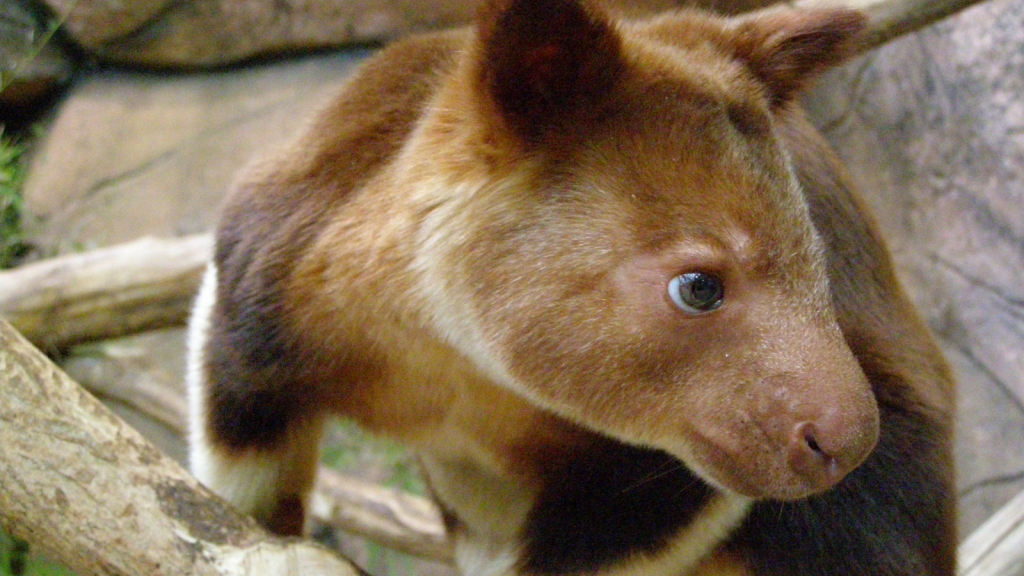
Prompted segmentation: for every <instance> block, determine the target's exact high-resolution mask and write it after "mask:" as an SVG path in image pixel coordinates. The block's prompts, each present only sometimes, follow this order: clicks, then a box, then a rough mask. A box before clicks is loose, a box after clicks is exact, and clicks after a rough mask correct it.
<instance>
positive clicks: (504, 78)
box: [478, 0, 623, 139]
mask: <svg viewBox="0 0 1024 576" xmlns="http://www.w3.org/2000/svg"><path fill="white" fill-rule="evenodd" d="M478 30H479V38H480V43H481V44H480V46H481V48H482V57H483V62H482V66H481V77H480V80H481V81H482V82H483V88H484V91H485V92H486V93H487V94H488V95H489V96H490V98H491V99H492V100H493V102H494V104H495V105H496V106H497V109H498V110H499V112H500V113H501V114H502V115H503V116H505V118H506V120H507V121H508V122H509V124H510V125H511V126H512V127H513V128H514V129H515V130H516V131H517V132H519V133H520V135H521V136H523V137H526V138H528V139H535V138H537V137H538V136H539V135H540V134H542V133H543V131H544V129H545V128H546V127H547V126H550V125H551V124H552V123H553V122H554V121H556V120H557V119H559V118H564V117H566V116H567V115H570V114H574V113H577V112H580V111H582V110H584V109H586V108H587V107H589V106H594V105H595V104H596V103H597V102H598V101H600V99H601V98H602V97H603V96H604V95H605V94H607V93H608V91H609V90H610V89H611V87H612V86H613V85H614V84H615V81H616V80H617V79H618V77H619V76H620V74H621V71H622V68H623V61H622V58H621V53H620V50H621V43H620V39H619V36H618V34H617V33H616V32H615V31H614V29H613V28H612V26H611V24H610V23H609V21H608V19H607V17H605V16H604V15H603V14H601V13H600V12H598V11H597V10H596V9H593V8H591V7H588V6H584V5H583V4H581V3H580V2H578V1H576V0H496V1H493V2H490V3H489V4H487V5H486V6H484V8H483V9H482V10H481V14H480V18H479V23H478Z"/></svg>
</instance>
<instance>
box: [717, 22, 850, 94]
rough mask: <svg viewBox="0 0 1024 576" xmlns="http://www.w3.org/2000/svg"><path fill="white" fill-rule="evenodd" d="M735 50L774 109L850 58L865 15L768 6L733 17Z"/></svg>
mask: <svg viewBox="0 0 1024 576" xmlns="http://www.w3.org/2000/svg"><path fill="white" fill-rule="evenodd" d="M733 23H734V26H735V27H734V28H733V29H732V30H731V32H732V34H731V35H730V40H729V41H730V42H732V43H733V44H734V45H733V50H734V53H735V54H736V55H737V56H738V57H739V59H740V60H742V61H744V62H745V63H746V64H747V66H749V67H750V70H751V71H752V72H753V73H754V75H755V76H757V78H758V79H759V80H761V82H763V83H764V85H765V87H766V88H767V89H768V96H769V100H770V102H771V104H772V107H773V108H779V107H781V106H783V105H785V104H787V103H789V102H790V101H791V100H793V99H794V98H795V97H796V95H797V94H799V93H800V91H801V90H803V89H804V88H805V87H806V86H807V85H808V84H809V83H810V82H811V81H812V80H813V79H814V78H815V77H816V76H817V75H818V74H819V73H821V72H823V71H824V70H825V69H827V68H829V67H831V66H834V65H836V64H839V63H840V62H842V61H843V60H845V59H846V58H848V57H850V56H851V55H852V54H853V52H854V50H855V49H856V47H857V43H858V42H859V40H860V34H861V32H862V31H863V30H864V27H865V25H866V24H867V18H866V17H865V15H864V14H863V13H861V12H858V11H856V10H850V9H844V8H835V9H818V10H793V9H788V8H778V9H768V10H765V11H761V12H757V13H754V14H751V15H749V16H744V17H739V18H737V19H735V20H733Z"/></svg>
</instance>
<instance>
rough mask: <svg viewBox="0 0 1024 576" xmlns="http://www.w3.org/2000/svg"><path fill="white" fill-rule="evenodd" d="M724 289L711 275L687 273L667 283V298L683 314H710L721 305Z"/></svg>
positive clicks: (716, 278)
mask: <svg viewBox="0 0 1024 576" xmlns="http://www.w3.org/2000/svg"><path fill="white" fill-rule="evenodd" d="M724 295H725V287H724V286H723V284H722V281H721V280H720V279H719V278H718V277H717V276H714V275H712V274H705V273H703V272H689V273H686V274H680V275H679V276H676V277H675V278H673V279H672V281H671V282H670V283H669V296H670V297H671V298H672V301H673V302H674V303H675V305H676V306H678V307H679V308H680V309H681V310H683V311H684V312H687V313H689V314H700V313H702V312H710V311H712V310H715V309H716V308H718V307H719V306H721V305H722V298H723V296H724Z"/></svg>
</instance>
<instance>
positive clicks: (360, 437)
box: [321, 421, 426, 496]
mask: <svg viewBox="0 0 1024 576" xmlns="http://www.w3.org/2000/svg"><path fill="white" fill-rule="evenodd" d="M321 461H322V462H323V463H324V465H326V466H328V467H330V468H333V469H335V470H338V471H339V472H347V473H350V474H354V475H357V476H363V477H367V476H369V477H370V478H369V479H371V480H373V481H375V482H379V483H381V484H383V485H385V486H389V487H391V488H398V489H400V490H404V491H406V492H410V493H412V494H418V495H421V496H422V495H424V494H426V485H425V484H424V483H423V479H422V478H421V477H420V474H419V471H418V470H417V467H416V458H415V457H414V456H413V455H412V453H410V452H409V451H408V450H406V449H405V448H404V447H402V446H401V445H400V444H398V443H396V442H392V441H390V440H387V439H384V438H379V437H377V436H373V435H372V434H369V433H367V432H365V431H363V430H362V429H361V428H359V427H358V426H357V425H355V424H354V423H351V422H344V421H343V422H338V423H337V424H335V425H332V426H331V428H330V429H329V431H328V440H327V442H325V443H324V449H323V452H322V456H321Z"/></svg>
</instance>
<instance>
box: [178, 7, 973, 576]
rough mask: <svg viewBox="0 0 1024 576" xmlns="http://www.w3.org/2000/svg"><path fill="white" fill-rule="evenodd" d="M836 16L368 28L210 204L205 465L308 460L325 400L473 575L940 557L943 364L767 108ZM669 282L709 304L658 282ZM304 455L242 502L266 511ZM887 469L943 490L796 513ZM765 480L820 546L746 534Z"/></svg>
mask: <svg viewBox="0 0 1024 576" xmlns="http://www.w3.org/2000/svg"><path fill="white" fill-rule="evenodd" d="M862 24H863V18H862V16H860V15H859V14H857V13H855V12H851V11H847V10H824V11H809V12H794V11H789V10H770V11H766V12H764V13H760V14H758V15H755V16H747V17H742V18H737V19H722V18H718V17H713V16H710V15H707V14H703V13H697V12H680V13H677V14H671V15H666V16H663V17H659V18H656V19H653V20H650V21H642V22H624V21H612V20H610V19H609V18H608V17H607V16H605V15H604V14H602V13H601V11H600V10H599V9H597V8H593V7H588V6H584V5H580V4H577V3H576V2H575V1H573V0H502V1H496V2H493V3H491V4H489V5H488V7H487V8H486V9H484V10H483V11H482V13H481V16H480V22H479V23H478V26H477V29H476V30H475V31H456V32H451V33H445V34H439V35H433V36H426V37H420V38H417V39H412V40H408V41H405V42H402V43H399V44H396V45H395V46H393V47H391V48H389V49H387V50H385V51H384V52H383V53H382V54H381V55H379V56H378V57H376V58H374V59H373V60H371V61H370V62H369V63H368V64H367V65H366V66H364V67H363V68H362V70H361V71H360V72H359V73H358V74H356V75H355V77H354V78H353V79H352V81H351V83H350V84H349V86H348V88H347V89H346V90H345V92H344V94H343V95H342V96H341V97H340V98H339V99H338V100H337V101H336V102H335V103H334V104H333V105H332V106H331V107H330V108H328V109H327V110H326V111H324V112H323V113H322V114H321V115H320V116H319V117H317V118H316V119H315V120H314V123H313V125H312V126H311V128H310V130H309V131H308V132H307V134H306V135H305V136H304V137H303V138H302V139H301V140H299V141H298V142H297V143H296V144H295V145H293V146H292V147H291V148H290V149H288V150H286V151H285V152H283V153H282V154H281V155H280V156H279V158H278V159H277V160H274V161H272V162H271V163H269V164H267V165H264V166H263V167H261V168H259V169H257V170H255V171H254V172H253V174H252V175H251V176H250V177H249V178H248V179H247V180H246V182H245V183H243V184H242V185H240V186H239V188H238V189H237V191H236V192H235V193H234V194H233V196H232V197H231V199H230V201H229V202H228V205H227V207H226V209H225V213H224V216H223V220H222V224H221V227H220V229H219V232H218V240H217V254H216V258H215V262H214V263H215V266H216V269H217V273H218V278H217V284H216V304H215V305H214V306H213V308H212V311H211V312H210V316H209V318H210V322H211V326H210V329H209V331H208V334H206V335H205V338H206V339H205V343H204V344H202V345H201V346H202V347H201V349H202V350H203V351H204V352H203V353H204V360H203V362H202V364H201V365H200V366H198V367H197V368H198V369H199V373H200V374H201V375H202V376H201V378H202V382H201V386H202V390H201V392H200V396H201V398H203V399H204V400H203V403H202V409H200V410H199V413H197V414H195V416H196V417H198V418H200V419H201V426H202V428H201V430H204V431H205V432H204V434H203V440H202V442H204V443H208V444H209V449H210V450H211V453H212V454H213V455H214V456H213V457H214V458H215V459H221V460H222V461H224V462H227V463H228V464H227V465H226V466H227V469H230V468H231V467H233V466H236V465H237V466H241V465H242V464H241V463H243V462H307V461H308V458H306V457H305V456H304V455H305V454H307V453H309V448H308V445H306V447H304V448H303V447H302V446H303V438H305V437H307V436H308V438H309V439H310V440H315V439H316V437H317V432H310V431H311V430H316V429H318V427H319V422H320V419H321V418H322V417H323V416H325V415H326V414H329V413H331V414H341V415H345V416H348V417H351V418H353V419H355V420H356V421H358V422H359V423H360V424H362V425H363V426H365V427H367V428H369V429H371V430H373V431H376V432H379V433H382V434H387V435H390V436H392V437H395V438H397V439H400V440H402V441H404V442H406V443H407V444H409V445H410V446H411V447H413V448H414V449H416V450H417V451H418V452H419V453H420V454H421V455H422V458H423V463H424V469H425V472H426V475H427V477H428V480H429V482H430V484H431V486H432V488H433V490H434V492H435V494H436V496H437V498H438V500H439V502H440V503H441V504H442V505H443V506H444V507H445V509H446V511H447V513H448V518H449V524H450V528H451V529H452V530H453V531H454V532H455V533H456V536H457V537H458V539H459V546H460V549H461V550H463V551H465V555H464V556H465V557H467V558H468V557H469V556H472V555H476V556H480V557H482V558H484V559H485V561H484V564H486V565H487V566H489V568H486V569H485V568H481V567H479V566H476V565H474V564H473V562H472V561H470V560H464V561H463V567H464V568H466V569H468V570H476V571H479V572H481V573H487V571H488V570H498V571H507V572H512V573H523V574H526V573H563V572H570V571H601V572H603V573H607V574H612V573H615V572H622V573H623V574H661V573H681V572H687V571H689V573H693V574H706V575H712V574H722V575H725V574H734V575H735V574H777V575H781V574H821V573H831V572H822V571H821V570H826V568H822V569H821V570H819V569H817V568H813V566H815V565H816V564H815V562H819V563H820V562H824V561H825V560H823V559H821V558H816V559H811V560H808V559H806V558H805V557H806V555H807V554H812V553H817V554H818V555H819V556H820V555H821V553H822V551H823V550H833V551H834V552H835V554H836V555H837V556H838V555H840V554H846V556H844V557H843V558H838V557H837V558H834V559H832V560H830V561H832V562H834V565H835V566H838V567H842V566H846V568H842V570H845V572H842V573H850V572H853V573H865V574H867V573H886V574H889V573H891V574H925V573H927V574H935V575H938V574H947V575H948V574H952V563H953V560H952V550H953V547H954V542H955V534H954V530H953V527H952V526H953V510H954V503H953V501H952V496H951V494H952V488H951V487H952V471H951V466H952V465H951V459H950V448H949V438H950V430H951V423H950V418H951V414H952V412H953V401H952V397H953V391H952V379H951V377H950V374H949V371H948V369H947V368H946V367H945V364H944V363H943V361H942V359H941V356H940V355H939V353H938V351H937V348H936V347H935V345H934V343H933V342H932V341H931V339H930V337H929V335H928V333H927V331H926V330H925V328H924V327H923V325H922V323H921V321H920V320H919V318H918V317H917V316H916V313H915V312H914V311H913V309H912V308H911V306H910V304H909V302H908V300H907V298H906V296H905V295H904V294H903V293H902V290H901V288H900V286H899V283H898V282H897V280H896V278H895V276H894V273H893V271H892V263H891V261H890V259H889V257H888V255H887V253H886V250H885V248H884V246H883V244H882V241H881V238H880V236H879V234H878V233H877V231H876V230H875V227H874V224H873V223H872V221H871V219H870V217H869V216H867V215H866V211H865V210H864V207H863V206H862V205H861V204H860V201H859V200H857V199H856V197H855V196H853V195H852V194H851V193H850V192H849V185H848V182H847V180H846V179H845V176H844V175H843V171H842V168H841V167H840V166H839V165H838V164H837V162H836V161H835V159H834V157H833V156H832V155H831V153H830V152H829V151H828V150H827V147H825V146H824V145H823V144H822V143H821V141H820V139H819V138H818V137H817V136H816V135H815V134H814V132H813V129H812V128H810V127H809V126H808V125H807V124H806V121H804V120H803V118H802V116H801V115H800V114H799V112H798V111H797V110H795V108H794V107H793V105H792V102H793V99H794V98H795V96H796V94H797V93H798V92H799V90H800V89H802V87H804V86H805V85H806V84H807V83H808V82H809V81H810V80H811V79H812V78H813V77H814V76H815V75H816V74H817V73H818V72H820V71H821V70H823V69H825V68H827V67H828V66H831V65H833V64H835V63H837V62H838V61H840V60H841V59H842V57H843V55H844V54H845V53H847V52H848V50H849V49H850V47H852V46H853V44H854V43H855V42H856V34H857V32H858V31H859V29H860V27H861V26H862ZM794 176H795V178H794ZM688 272H701V273H705V274H712V275H714V276H715V277H717V278H719V279H721V280H722V281H723V282H724V285H725V287H726V288H725V300H724V304H723V305H722V307H721V308H720V309H718V310H715V311H713V312H708V313H705V314H698V315H693V314H687V313H685V312H683V311H681V310H679V309H678V308H677V307H676V305H674V304H673V301H672V300H671V299H670V297H669V295H668V292H667V288H666V287H667V285H668V282H669V280H671V279H672V278H673V277H674V276H676V275H679V274H683V273H688ZM879 427H881V439H880V440H879V439H878V438H879ZM915 434H925V435H926V438H925V439H924V440H925V441H923V444H922V445H921V446H920V447H915V446H912V445H910V444H909V442H910V441H911V440H908V438H909V439H913V438H915V437H916V436H914V435H915ZM876 441H878V442H879V444H878V448H877V449H876V450H874V452H872V449H873V447H874V446H875V443H876ZM204 449H205V448H204ZM890 453H892V454H903V455H904V456H905V457H906V458H905V462H903V461H900V460H896V461H892V462H890V461H888V460H887V459H886V458H887V456H886V455H888V454H890ZM865 459H867V462H866V463H865V464H864V465H863V466H861V467H860V468H858V465H860V464H861V463H862V462H864V461H865ZM262 465H263V464H260V466H262ZM299 466H300V467H301V466H305V468H304V469H303V470H304V472H303V470H296V471H295V472H290V471H286V472H280V473H275V474H278V476H275V477H277V478H278V480H276V481H275V482H276V484H274V485H273V486H268V490H269V491H268V492H267V494H270V496H269V498H270V501H269V502H260V503H257V504H252V503H250V502H248V501H247V502H246V503H245V504H246V505H247V506H251V507H252V511H255V512H259V510H265V512H259V513H260V514H261V515H262V520H263V521H264V522H265V523H266V524H268V525H270V526H271V527H273V528H275V529H277V530H278V531H279V532H282V533H296V532H297V531H298V527H299V526H301V522H297V520H296V518H297V517H298V516H300V515H301V514H297V512H296V511H297V510H299V511H301V505H302V502H303V499H304V498H305V495H306V494H307V493H308V490H309V488H310V483H311V476H310V474H309V467H310V465H309V464H308V463H307V464H300V465H299ZM268 470H269V468H268ZM288 470H290V469H288ZM908 471H910V472H908ZM917 471H920V474H917V475H915V474H916V473H917ZM211 474H212V477H211V478H203V480H206V481H208V482H210V483H211V484H213V485H214V486H213V487H214V488H215V489H216V488H217V487H218V486H217V484H218V482H220V483H221V484H224V483H225V482H226V480H223V479H222V478H221V477H220V476H218V475H222V474H223V473H222V472H214V473H211ZM268 474H269V473H268ZM847 474H849V475H850V476H849V478H848V479H846V480H843V477H844V476H846V475H847ZM271 476H272V475H270V476H267V477H268V478H269V477H271ZM908 476H909V477H910V478H909V479H907V477H908ZM889 481H892V482H897V483H898V482H904V481H905V482H908V485H907V488H908V489H910V490H920V492H921V494H922V495H926V496H928V497H934V498H938V499H940V500H941V502H942V504H941V506H939V507H938V508H937V509H933V510H923V509H922V508H923V507H921V506H919V505H916V504H912V503H910V500H908V501H907V502H908V504H907V506H906V509H905V510H904V508H903V507H902V506H901V505H900V504H899V503H896V504H893V505H892V506H890V507H889V508H886V509H883V510H881V511H880V512H879V515H880V516H881V515H884V514H888V513H889V512H891V513H892V514H894V515H896V517H898V521H893V522H889V524H891V525H892V526H893V534H894V535H893V536H892V539H893V540H899V541H898V542H897V541H894V542H892V547H893V549H895V550H896V552H894V553H893V554H892V558H889V556H888V555H889V552H885V554H883V553H882V552H881V551H877V550H876V551H875V552H867V553H864V554H868V555H870V554H875V555H876V556H878V558H873V557H868V558H864V557H863V555H861V556H859V557H858V554H861V553H860V552H859V550H860V547H861V546H862V545H863V546H869V544H870V541H871V537H872V536H871V534H870V533H869V532H870V531H871V528H870V522H868V523H867V525H868V527H863V528H858V527H857V526H858V525H857V522H859V521H860V519H859V518H858V517H857V515H856V514H846V515H843V514H839V515H837V516H836V517H835V522H834V523H835V525H834V526H828V525H820V524H822V519H821V518H819V517H818V516H817V515H818V514H820V512H817V511H815V509H814V508H813V507H814V506H816V505H817V504H816V503H817V502H831V501H832V500H840V501H841V499H842V498H847V499H849V500H852V499H854V498H855V497H856V496H855V495H845V494H846V492H851V494H860V493H863V494H865V497H870V496H871V493H873V491H885V490H886V488H887V487H886V485H885V484H886V483H887V482H889ZM837 483H838V486H837ZM225 486H226V485H225ZM833 486H836V487H835V488H833ZM854 488H856V491H855V490H854ZM830 489H831V490H830ZM223 490H224V491H229V489H228V488H226V487H225V488H223ZM262 493H263V492H260V494H262ZM823 493H824V494H823ZM622 494H626V495H625V496H624V497H623V496H622ZM819 495H820V496H819ZM241 500H242V499H241V498H239V502H240V503H241ZM755 501H756V503H752V502H755ZM778 501H799V503H793V504H791V506H793V507H795V508H794V509H799V508H800V507H801V506H805V504H804V503H806V506H807V507H808V509H807V511H806V513H800V514H796V515H795V516H794V517H795V518H797V519H798V520H800V521H806V522H807V523H809V525H813V526H814V527H815V530H820V531H821V532H822V534H823V536H820V537H821V538H825V540H823V542H825V543H823V544H820V545H810V544H808V545H807V546H806V547H804V546H803V545H799V544H797V545H793V546H789V547H788V548H792V549H793V550H788V549H787V550H785V551H779V550H775V549H770V548H769V547H768V544H766V543H765V542H766V541H765V540H764V539H765V538H769V539H770V538H777V539H779V541H786V540H785V538H788V537H792V538H797V536H798V534H797V533H796V531H795V530H793V529H785V528H783V527H781V526H782V524H781V521H782V520H784V519H781V518H780V520H779V521H780V525H779V526H780V527H774V526H773V525H771V522H772V520H771V512H770V510H771V506H773V505H774V504H773V502H778ZM659 502H665V503H666V506H664V509H661V508H662V506H660V505H659V504H657V503H659ZM639 505H644V506H651V505H654V506H657V507H658V508H659V509H656V510H652V511H651V512H650V514H647V513H646V512H642V511H641V512H640V513H638V512H637V510H636V507H637V506H639ZM748 513H749V515H748ZM923 518H929V519H931V518H938V520H937V521H932V520H929V521H928V522H924V521H923V520H921V519H923ZM787 520H788V519H787ZM869 520H870V519H869ZM574 523H575V524H574ZM576 524H581V525H584V528H577V527H576ZM924 524H929V525H930V526H929V527H928V528H927V529H925V528H922V527H921V526H922V525H924ZM758 527H761V528H758ZM818 537H819V536H817V535H815V536H814V537H813V538H818ZM813 538H811V539H812V540H813ZM903 540H906V542H908V543H909V544H906V546H904V544H902V543H901V542H903ZM918 541H923V542H926V543H927V545H926V546H917V545H914V544H912V543H913V542H918ZM915 546H917V547H915ZM904 547H905V548H906V550H904V549H903V548H904ZM805 548H806V549H805ZM854 551H857V552H856V553H855V552H854ZM787 554H789V555H790V556H787ZM793 555H795V556H793ZM791 556H792V557H791ZM883 556H884V558H883ZM926 556H927V558H926ZM506 557H508V558H506ZM794 558H797V559H796V560H794ZM800 558H804V560H800ZM875 560H877V562H878V563H879V564H877V566H878V567H876V568H864V571H863V572H858V571H856V569H855V568H854V567H853V566H856V565H857V564H856V563H857V562H859V561H862V562H864V563H865V564H864V565H865V566H871V565H872V564H871V563H872V562H874V561H875ZM844 563H845V564H844ZM822 565H823V566H829V565H830V564H822ZM925 565H927V566H929V567H928V568H927V570H925V569H924V568H922V566H925ZM495 566H497V567H498V568H495ZM793 566H811V568H794V567H793ZM837 569H838V568H837ZM827 570H831V568H827ZM837 573H840V572H837Z"/></svg>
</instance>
